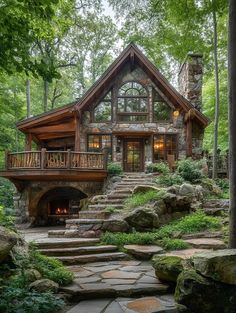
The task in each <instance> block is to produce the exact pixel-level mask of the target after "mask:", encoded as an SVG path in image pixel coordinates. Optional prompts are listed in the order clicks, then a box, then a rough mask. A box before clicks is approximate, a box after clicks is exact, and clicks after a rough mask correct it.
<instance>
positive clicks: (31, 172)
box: [0, 149, 107, 182]
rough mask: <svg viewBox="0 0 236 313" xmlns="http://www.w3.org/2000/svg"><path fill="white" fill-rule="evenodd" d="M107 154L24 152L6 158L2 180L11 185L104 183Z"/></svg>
mask: <svg viewBox="0 0 236 313" xmlns="http://www.w3.org/2000/svg"><path fill="white" fill-rule="evenodd" d="M106 167H107V157H106V154H105V153H93V152H76V151H71V150H67V151H47V150H46V149H42V150H41V151H23V152H14V153H7V154H6V163H5V170H2V171H0V176H2V177H5V178H8V179H10V180H11V181H14V182H15V181H26V180H69V181H102V180H104V178H105V177H106V176H107V170H106Z"/></svg>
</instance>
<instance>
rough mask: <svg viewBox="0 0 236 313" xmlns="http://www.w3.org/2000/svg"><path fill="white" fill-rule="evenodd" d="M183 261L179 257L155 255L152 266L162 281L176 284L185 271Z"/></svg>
mask: <svg viewBox="0 0 236 313" xmlns="http://www.w3.org/2000/svg"><path fill="white" fill-rule="evenodd" d="M182 261H183V259H182V258H180V257H178V256H164V255H155V256H154V257H153V258H152V265H153V267H154V269H155V273H156V276H157V277H158V278H159V279H160V280H163V281H170V282H176V280H177V277H178V276H179V274H180V273H181V272H182V270H183V265H182Z"/></svg>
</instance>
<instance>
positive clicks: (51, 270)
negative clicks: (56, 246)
mask: <svg viewBox="0 0 236 313" xmlns="http://www.w3.org/2000/svg"><path fill="white" fill-rule="evenodd" d="M30 260H31V265H32V266H33V267H34V268H35V269H37V270H38V271H39V272H40V273H41V274H42V276H43V277H45V278H48V279H51V280H53V281H55V282H56V283H58V284H59V285H68V284H70V283H71V282H72V280H73V273H71V272H70V271H67V270H66V269H65V267H64V266H63V264H62V263H61V262H60V261H59V260H57V259H54V258H51V257H47V256H45V255H42V254H40V253H39V252H37V251H35V250H32V251H31V258H30Z"/></svg>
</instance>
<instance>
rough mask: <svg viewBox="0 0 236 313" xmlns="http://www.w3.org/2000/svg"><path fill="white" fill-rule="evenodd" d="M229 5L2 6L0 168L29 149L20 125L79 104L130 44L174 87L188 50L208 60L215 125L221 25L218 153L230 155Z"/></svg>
mask: <svg viewBox="0 0 236 313" xmlns="http://www.w3.org/2000/svg"><path fill="white" fill-rule="evenodd" d="M227 4H228V2H227V1H226V0H207V1H205V0H204V1H203V0H188V1H186V0H179V1H172V0H141V1H138V0H135V1H130V0H120V1H115V0H109V1H108V0H107V1H105V0H103V1H100V0H94V1H92V0H89V1H85V0H53V1H52V0H50V1H49V0H39V1H34V0H27V1H26V0H3V1H1V4H0V7H1V9H0V29H1V31H0V163H1V165H3V159H4V151H5V150H6V149H7V150H11V151H18V150H21V149H23V144H24V138H23V136H22V135H21V134H20V133H19V132H18V131H17V129H16V126H15V124H16V122H17V121H18V120H20V119H23V118H25V117H27V116H28V117H29V116H35V115H37V114H39V113H42V112H44V111H48V110H50V109H53V108H57V107H60V106H63V105H65V104H67V103H70V102H72V101H74V100H75V99H76V98H79V97H81V95H82V94H83V93H84V92H85V91H86V90H87V89H88V88H89V87H90V86H91V85H92V84H93V83H94V82H95V81H96V80H97V79H98V77H99V76H100V75H101V74H102V73H103V72H104V70H105V69H106V68H107V67H108V65H109V64H111V62H112V61H113V60H114V59H115V57H117V56H118V54H119V53H120V52H121V51H122V49H123V48H124V47H125V46H126V45H127V44H128V43H130V42H134V43H136V44H137V45H138V46H139V47H140V48H141V49H142V50H143V52H144V53H145V54H146V55H147V57H148V58H149V59H150V60H151V61H152V62H154V64H155V65H156V66H157V67H158V68H159V69H160V70H161V72H162V73H163V74H164V75H165V76H166V77H167V78H168V79H170V80H171V82H172V83H173V84H174V85H176V78H177V73H178V68H179V65H180V64H181V62H183V60H184V58H185V56H186V54H187V53H188V52H189V51H193V52H201V53H203V54H204V85H203V112H204V113H205V114H206V115H207V116H208V117H209V118H210V120H211V121H212V122H211V124H210V125H209V127H208V128H207V130H206V133H205V139H204V147H205V148H206V149H207V150H209V151H212V149H213V139H212V138H213V131H214V122H213V120H214V113H215V81H214V75H215V73H214V41H213V39H214V38H213V35H214V32H213V31H214V29H213V26H214V25H213V22H212V12H214V13H215V15H216V19H217V35H218V45H217V49H218V62H219V85H220V119H219V138H218V146H219V148H220V149H221V151H225V150H227V149H228V131H227V125H228V120H227V119H228V117H227V115H228V100H227V94H228V90H227V89H228V85H227V36H226V34H227Z"/></svg>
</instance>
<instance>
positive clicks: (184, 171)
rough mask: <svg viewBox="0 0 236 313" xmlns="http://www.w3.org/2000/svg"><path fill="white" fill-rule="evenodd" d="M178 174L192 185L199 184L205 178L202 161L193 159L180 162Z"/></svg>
mask: <svg viewBox="0 0 236 313" xmlns="http://www.w3.org/2000/svg"><path fill="white" fill-rule="evenodd" d="M177 173H178V174H179V175H180V176H181V177H182V178H183V179H184V180H185V181H188V182H190V183H198V182H200V181H201V179H202V178H203V174H202V163H201V161H194V160H192V159H186V160H181V161H179V162H178V166H177Z"/></svg>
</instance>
